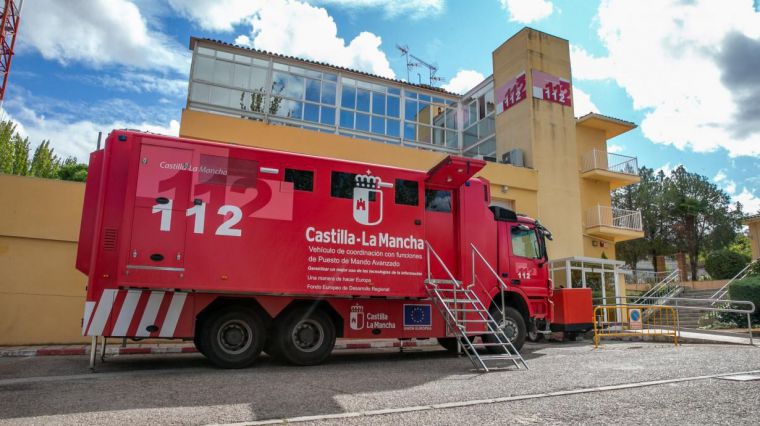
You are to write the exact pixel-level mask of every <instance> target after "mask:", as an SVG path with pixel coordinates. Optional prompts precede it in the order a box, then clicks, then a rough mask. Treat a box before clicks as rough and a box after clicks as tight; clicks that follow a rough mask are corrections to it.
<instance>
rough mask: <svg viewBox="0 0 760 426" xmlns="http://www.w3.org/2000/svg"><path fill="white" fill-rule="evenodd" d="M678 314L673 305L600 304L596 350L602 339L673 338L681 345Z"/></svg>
mask: <svg viewBox="0 0 760 426" xmlns="http://www.w3.org/2000/svg"><path fill="white" fill-rule="evenodd" d="M678 328H679V327H678V315H677V313H676V309H675V308H673V307H672V306H658V305H626V304H614V305H599V306H597V307H595V308H594V347H596V348H598V347H599V341H600V340H601V339H602V338H603V337H626V336H627V337H641V338H643V337H645V336H647V337H651V336H662V337H666V338H672V339H673V343H674V344H676V345H677V344H678Z"/></svg>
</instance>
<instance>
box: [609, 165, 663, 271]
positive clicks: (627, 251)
mask: <svg viewBox="0 0 760 426" xmlns="http://www.w3.org/2000/svg"><path fill="white" fill-rule="evenodd" d="M639 177H640V178H641V180H640V182H639V183H637V184H635V185H629V186H626V187H623V188H621V189H619V190H617V191H615V192H614V193H613V195H612V205H613V206H614V207H617V208H621V209H628V210H640V211H641V221H642V228H643V230H644V238H641V239H636V240H629V241H624V242H621V243H617V244H616V247H615V248H616V252H617V257H618V258H619V259H621V260H623V261H625V262H626V264H628V265H629V266H630V267H631V269H635V268H636V264H637V263H638V262H639V261H640V260H642V259H645V258H646V257H647V256H651V259H652V266H653V268H654V270H655V271H656V270H657V265H656V264H655V257H656V256H658V255H661V254H668V253H670V252H672V246H673V243H672V235H671V232H670V227H669V223H668V222H669V217H668V213H667V211H666V210H665V209H664V207H665V205H666V203H665V199H664V195H665V191H664V187H665V180H666V177H665V174H664V173H663V172H662V171H660V172H658V173H655V172H654V170H653V169H649V168H646V167H642V168H641V169H639ZM660 272H661V271H660Z"/></svg>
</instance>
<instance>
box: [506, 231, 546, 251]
mask: <svg viewBox="0 0 760 426" xmlns="http://www.w3.org/2000/svg"><path fill="white" fill-rule="evenodd" d="M512 254H514V255H515V256H520V257H528V258H531V259H540V258H542V257H543V254H542V253H541V246H540V244H539V242H538V237H537V236H536V232H535V231H534V230H533V229H520V227H517V226H515V227H513V228H512Z"/></svg>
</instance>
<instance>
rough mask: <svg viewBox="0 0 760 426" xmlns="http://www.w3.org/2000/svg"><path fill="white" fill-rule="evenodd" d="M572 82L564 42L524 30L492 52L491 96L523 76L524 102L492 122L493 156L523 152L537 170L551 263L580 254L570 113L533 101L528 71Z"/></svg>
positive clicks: (540, 214)
mask: <svg viewBox="0 0 760 426" xmlns="http://www.w3.org/2000/svg"><path fill="white" fill-rule="evenodd" d="M534 69H535V70H538V71H543V72H546V73H549V74H552V75H554V76H557V77H560V78H564V79H567V80H571V75H570V50H569V44H568V42H567V40H563V39H560V38H557V37H554V36H550V35H548V34H544V33H542V32H539V31H536V30H532V29H529V28H525V29H523V30H522V31H520V32H518V33H517V34H516V35H514V36H513V37H512V38H510V39H509V40H507V41H506V42H505V43H504V44H502V45H501V46H499V47H498V48H497V49H496V50H495V51H494V52H493V76H494V90H496V89H498V88H499V87H501V86H503V85H504V84H505V83H506V82H508V81H509V80H511V79H513V78H515V77H516V76H517V75H519V74H520V73H522V72H525V73H526V79H527V86H528V88H527V99H526V100H523V101H522V102H520V103H518V104H517V105H516V106H514V107H512V108H510V109H509V110H507V111H504V112H502V113H501V114H498V115H497V116H496V155H497V157H498V156H500V155H501V154H502V153H504V152H506V151H508V150H510V149H512V148H520V149H522V150H523V151H524V154H525V160H526V166H528V167H532V168H533V169H535V170H537V171H538V172H537V176H538V188H537V189H538V191H537V197H536V201H537V211H536V215H535V216H536V217H538V218H539V219H540V220H541V222H542V223H543V224H544V225H546V226H547V227H548V228H549V229H550V230H551V231H552V232H553V234H554V241H552V242H550V243H549V244H548V245H547V248H548V250H549V253H551V257H553V258H562V257H570V256H579V255H582V254H583V253H584V249H583V229H582V221H581V210H582V209H581V201H580V199H581V196H580V188H579V185H578V176H579V175H578V165H577V158H578V150H577V147H576V141H575V117H574V116H573V109H572V108H570V107H565V106H562V105H560V104H557V103H553V102H548V101H543V100H540V99H535V98H533V94H532V89H531V87H532V79H531V70H534Z"/></svg>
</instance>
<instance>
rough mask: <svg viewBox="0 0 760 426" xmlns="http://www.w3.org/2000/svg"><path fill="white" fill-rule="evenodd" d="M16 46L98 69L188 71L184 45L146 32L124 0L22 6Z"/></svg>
mask: <svg viewBox="0 0 760 426" xmlns="http://www.w3.org/2000/svg"><path fill="white" fill-rule="evenodd" d="M22 19H23V23H22V28H24V29H25V30H23V31H22V33H21V36H20V39H19V40H20V42H21V43H22V46H23V47H25V48H26V47H32V48H34V49H36V50H38V51H39V52H40V54H42V56H43V57H44V58H45V59H48V60H56V61H58V62H60V63H62V64H68V63H72V62H82V63H85V64H88V65H91V66H95V67H99V66H103V65H107V64H120V65H126V66H129V67H134V68H142V69H158V70H175V71H179V72H187V70H188V69H189V65H190V55H189V52H187V49H186V48H184V46H181V45H180V44H179V43H177V42H175V41H173V40H171V39H170V38H169V37H167V36H165V35H164V34H161V33H160V32H156V31H153V30H151V29H150V28H148V25H147V24H146V20H145V19H144V17H143V16H142V15H141V14H140V10H139V9H138V8H137V6H135V5H134V4H133V3H131V2H129V1H127V0H72V1H65V2H62V1H58V0H34V1H27V2H25V4H24V11H23V18H22Z"/></svg>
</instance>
